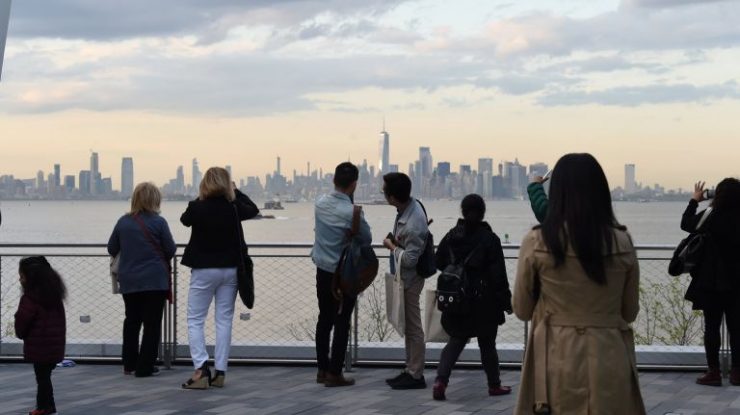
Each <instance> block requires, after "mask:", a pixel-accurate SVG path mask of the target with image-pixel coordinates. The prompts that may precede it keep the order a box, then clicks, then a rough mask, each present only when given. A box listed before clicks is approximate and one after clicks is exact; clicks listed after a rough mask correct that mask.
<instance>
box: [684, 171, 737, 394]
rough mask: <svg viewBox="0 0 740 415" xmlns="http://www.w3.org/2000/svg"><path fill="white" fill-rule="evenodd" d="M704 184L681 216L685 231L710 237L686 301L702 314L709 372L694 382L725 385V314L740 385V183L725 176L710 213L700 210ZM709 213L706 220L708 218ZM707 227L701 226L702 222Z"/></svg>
mask: <svg viewBox="0 0 740 415" xmlns="http://www.w3.org/2000/svg"><path fill="white" fill-rule="evenodd" d="M704 185H705V183H704V182H698V183H696V185H695V186H694V195H693V196H692V198H691V200H689V205H688V206H687V207H686V210H685V211H684V213H683V217H682V218H681V229H683V230H684V231H686V232H691V233H694V232H702V233H704V234H705V235H708V236H709V240H708V242H707V243H706V245H705V246H706V248H705V250H706V253H705V256H704V257H703V261H702V262H701V263H700V264H698V265H697V267H696V269H695V270H692V271H691V276H692V279H691V283H690V284H689V288H688V290H687V292H686V298H687V299H688V300H690V301H692V302H693V308H694V309H696V310H703V311H704V350H705V353H706V356H707V366H708V370H707V372H706V373H705V374H703V375H702V376H700V377H699V378H698V379H697V380H696V383H698V384H700V385H708V386H722V374H721V373H720V366H719V349H720V345H721V335H720V328H721V325H722V316H724V317H725V321H726V323H727V331H728V332H729V337H730V351H731V357H732V364H731V370H730V383H731V384H732V385H740V300H739V299H738V298H740V297H739V295H740V283H739V282H738V281H737V278H738V277H739V276H740V257H738V252H740V181H738V180H737V179H734V178H726V179H724V180H722V181H721V182H719V184H718V185H717V187H716V192H715V196H714V199H713V200H712V202H711V204H710V207H711V209H708V210H709V211H711V214H709V212H705V211H702V212H699V213H698V214H697V212H696V211H697V209H698V207H699V203H700V202H702V201H704V200H706V197H705V192H704ZM705 213H707V216H706V218H705V219H702V218H703V217H704V214H705ZM702 221H703V223H702V224H701V225H699V224H700V223H701V222H702Z"/></svg>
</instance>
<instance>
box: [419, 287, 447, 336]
mask: <svg viewBox="0 0 740 415" xmlns="http://www.w3.org/2000/svg"><path fill="white" fill-rule="evenodd" d="M448 340H450V336H449V335H448V334H447V332H446V331H445V329H444V328H442V312H441V311H439V309H438V308H437V293H436V292H435V290H426V291H424V341H425V342H427V343H447V341H448Z"/></svg>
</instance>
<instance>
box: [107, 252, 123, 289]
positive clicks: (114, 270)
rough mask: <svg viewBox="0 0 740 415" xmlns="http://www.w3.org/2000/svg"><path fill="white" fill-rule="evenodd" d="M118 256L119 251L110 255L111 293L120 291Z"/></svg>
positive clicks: (119, 254)
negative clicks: (114, 254)
mask: <svg viewBox="0 0 740 415" xmlns="http://www.w3.org/2000/svg"><path fill="white" fill-rule="evenodd" d="M120 256H121V253H120V252H119V253H118V255H116V256H112V257H110V284H111V291H112V292H113V294H120V293H121V287H120V285H119V284H118V259H119V257H120Z"/></svg>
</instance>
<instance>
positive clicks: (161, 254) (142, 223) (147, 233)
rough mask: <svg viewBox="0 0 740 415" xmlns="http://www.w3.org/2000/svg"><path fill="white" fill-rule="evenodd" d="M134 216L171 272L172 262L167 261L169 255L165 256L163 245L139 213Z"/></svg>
mask: <svg viewBox="0 0 740 415" xmlns="http://www.w3.org/2000/svg"><path fill="white" fill-rule="evenodd" d="M132 217H133V218H134V220H135V221H136V223H137V224H139V227H140V228H141V231H142V232H143V233H144V236H145V237H146V239H147V241H148V242H149V244H150V245H151V246H152V248H154V252H156V253H157V255H158V256H159V258H160V259H161V260H162V262H164V265H165V268H166V269H167V272H168V273H169V272H171V271H172V266H171V265H170V262H169V261H167V257H166V256H165V254H164V251H162V247H161V246H160V244H159V243H158V242H157V241H156V240H155V239H154V236H152V234H151V233H150V232H149V228H147V226H146V224H145V223H144V221H143V220H141V218H140V217H139V214H138V213H137V214H134V215H132Z"/></svg>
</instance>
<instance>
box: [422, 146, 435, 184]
mask: <svg viewBox="0 0 740 415" xmlns="http://www.w3.org/2000/svg"><path fill="white" fill-rule="evenodd" d="M433 163H434V162H433V160H432V151H431V150H430V149H429V147H419V166H420V169H421V172H420V173H421V177H422V178H429V177H431V176H432V169H433V168H434V167H433Z"/></svg>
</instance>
